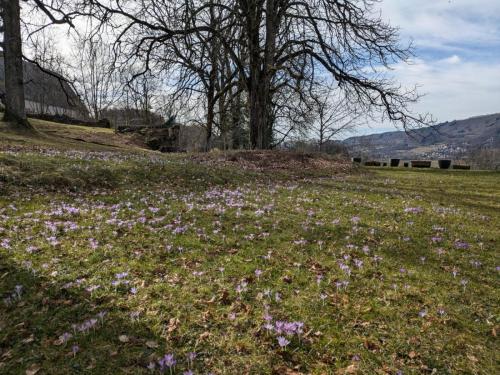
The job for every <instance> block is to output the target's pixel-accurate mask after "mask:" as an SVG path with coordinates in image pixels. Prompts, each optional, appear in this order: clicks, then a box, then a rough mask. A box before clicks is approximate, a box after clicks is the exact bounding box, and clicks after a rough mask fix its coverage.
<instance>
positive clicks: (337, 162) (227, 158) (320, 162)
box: [190, 151, 352, 173]
mask: <svg viewBox="0 0 500 375" xmlns="http://www.w3.org/2000/svg"><path fill="white" fill-rule="evenodd" d="M190 159H191V160H192V161H194V162H197V163H201V164H206V165H214V166H219V167H220V166H230V167H236V168H241V169H244V170H249V171H257V172H266V171H328V172H329V173H348V172H350V171H351V170H352V163H351V162H350V161H349V160H347V159H345V158H342V157H338V156H330V155H326V154H319V153H297V152H289V151H230V152H221V151H219V152H209V153H200V154H193V155H191V156H190Z"/></svg>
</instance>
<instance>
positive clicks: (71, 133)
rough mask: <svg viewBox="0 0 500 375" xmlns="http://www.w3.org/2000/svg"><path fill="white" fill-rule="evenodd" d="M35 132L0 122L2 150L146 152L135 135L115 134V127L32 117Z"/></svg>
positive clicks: (142, 142) (0, 147) (0, 145)
mask: <svg viewBox="0 0 500 375" xmlns="http://www.w3.org/2000/svg"><path fill="white" fill-rule="evenodd" d="M30 123H31V124H32V125H33V127H34V128H35V129H36V133H35V134H20V133H18V132H14V131H12V130H11V129H10V128H8V127H7V125H6V124H5V123H3V122H0V151H9V150H13V151H18V150H24V151H29V150H44V149H57V150H73V151H98V152H99V151H125V150H126V151H147V152H151V150H149V149H148V148H147V146H146V144H145V143H144V141H143V140H142V139H141V137H139V136H137V135H134V134H116V133H115V132H114V131H113V130H112V129H104V128H97V127H90V126H78V125H66V124H59V123H55V122H50V121H43V120H35V119H31V120H30Z"/></svg>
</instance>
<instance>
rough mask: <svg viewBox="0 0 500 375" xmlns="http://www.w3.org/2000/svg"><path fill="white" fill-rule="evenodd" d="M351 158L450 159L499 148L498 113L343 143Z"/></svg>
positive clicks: (350, 139)
mask: <svg viewBox="0 0 500 375" xmlns="http://www.w3.org/2000/svg"><path fill="white" fill-rule="evenodd" d="M343 143H344V145H345V146H346V147H347V148H348V149H349V151H350V153H351V154H352V155H364V156H369V157H373V158H391V157H394V158H401V159H410V158H426V159H438V158H453V157H460V156H462V155H464V154H466V153H468V152H470V151H473V150H478V149H484V148H500V113H497V114H493V115H486V116H478V117H472V118H469V119H466V120H455V121H451V122H444V123H442V124H438V125H435V126H433V127H429V128H422V129H417V130H414V131H411V132H410V133H406V132H404V131H394V132H388V133H381V134H371V135H366V136H360V137H351V138H348V139H346V140H344V141H343Z"/></svg>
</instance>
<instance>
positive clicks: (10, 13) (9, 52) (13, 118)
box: [1, 0, 30, 128]
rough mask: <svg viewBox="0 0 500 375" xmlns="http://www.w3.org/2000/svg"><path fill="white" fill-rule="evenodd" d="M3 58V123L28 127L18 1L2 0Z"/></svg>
mask: <svg viewBox="0 0 500 375" xmlns="http://www.w3.org/2000/svg"><path fill="white" fill-rule="evenodd" d="M1 5H2V13H1V16H2V29H1V30H2V32H3V36H4V37H3V42H2V49H3V57H4V66H5V97H4V104H5V114H4V118H3V119H4V121H7V122H11V123H13V124H16V125H18V126H21V127H26V128H28V127H30V125H29V123H28V120H27V117H26V108H25V101H24V77H23V60H22V58H23V52H22V42H21V8H20V6H19V0H2V2H1Z"/></svg>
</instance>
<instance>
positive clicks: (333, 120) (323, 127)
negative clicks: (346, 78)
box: [310, 88, 363, 151]
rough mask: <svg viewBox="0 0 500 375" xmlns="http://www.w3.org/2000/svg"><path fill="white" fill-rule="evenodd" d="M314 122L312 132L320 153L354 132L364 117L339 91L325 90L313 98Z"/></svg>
mask: <svg viewBox="0 0 500 375" xmlns="http://www.w3.org/2000/svg"><path fill="white" fill-rule="evenodd" d="M312 100H313V106H314V107H313V108H314V109H313V110H314V112H315V114H314V117H315V118H314V120H313V122H312V126H311V129H310V130H311V132H313V134H314V136H315V137H316V138H317V141H318V147H319V151H324V146H325V144H326V143H329V142H330V141H332V140H333V139H335V138H336V137H338V136H339V135H342V134H345V133H348V132H351V131H353V130H354V129H355V128H356V127H357V126H359V125H360V124H361V123H362V122H363V115H362V114H361V113H359V112H358V111H357V110H356V108H355V107H353V106H351V105H349V102H348V101H347V100H346V99H345V97H343V96H342V93H340V92H339V90H335V89H331V88H325V89H323V90H320V91H319V92H318V93H316V94H314V95H313V96H312Z"/></svg>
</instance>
